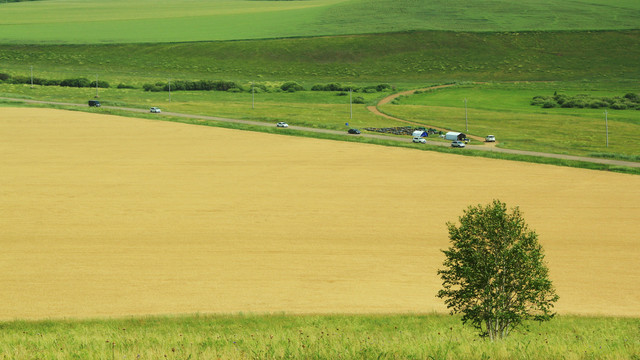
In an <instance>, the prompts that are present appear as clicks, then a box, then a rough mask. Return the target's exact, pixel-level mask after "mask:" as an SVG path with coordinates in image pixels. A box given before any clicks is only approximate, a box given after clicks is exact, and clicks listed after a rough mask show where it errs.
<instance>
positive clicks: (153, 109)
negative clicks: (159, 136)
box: [151, 106, 162, 114]
mask: <svg viewBox="0 0 640 360" xmlns="http://www.w3.org/2000/svg"><path fill="white" fill-rule="evenodd" d="M151 112H152V113H157V114H159V113H161V112H162V110H160V108H157V107H155V106H154V107H152V108H151Z"/></svg>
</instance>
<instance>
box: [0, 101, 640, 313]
mask: <svg viewBox="0 0 640 360" xmlns="http://www.w3.org/2000/svg"><path fill="white" fill-rule="evenodd" d="M0 136H1V138H0V154H1V155H2V156H0V185H1V186H0V191H1V193H2V198H3V201H2V203H1V204H0V228H2V229H3V235H2V237H1V239H0V242H1V243H0V246H1V247H2V248H3V252H2V253H1V254H0V271H1V273H2V274H4V275H3V276H2V277H0V287H1V288H2V289H3V292H2V293H0V303H2V304H3V307H2V308H1V309H0V319H5V320H10V319H15V318H19V319H44V318H47V319H48V318H61V317H74V318H75V317H79V318H84V317H111V316H123V315H140V314H181V313H182V314H184V313H237V312H249V313H254V312H255V313H265V312H266V313H271V312H286V313H292V314H305V313H339V314H352V313H429V312H433V311H436V312H444V311H445V309H444V306H443V304H442V303H441V302H440V301H439V300H438V299H436V298H435V293H436V291H437V290H438V288H439V281H438V279H437V276H436V270H437V268H438V267H439V266H440V264H441V262H442V256H441V253H440V251H439V250H440V249H442V248H444V247H446V246H447V232H446V226H445V223H446V222H447V221H455V220H456V219H457V217H458V216H459V215H461V214H462V210H463V209H464V208H466V207H467V206H468V205H474V204H478V203H488V202H490V201H491V200H492V199H494V198H499V199H501V200H502V201H505V202H506V203H507V204H508V205H509V206H516V205H517V206H520V208H521V209H522V210H523V212H524V216H525V219H526V220H527V222H528V223H529V224H530V226H531V227H532V228H533V229H535V230H536V231H537V232H538V234H539V235H540V240H541V243H542V244H543V246H544V247H545V250H546V254H547V261H548V264H549V267H550V274H551V277H552V279H553V281H554V284H555V286H556V287H557V292H558V294H559V295H560V296H561V299H560V302H559V303H558V306H557V310H558V312H560V313H561V314H589V315H611V316H633V317H638V316H639V315H640V314H639V313H638V309H640V289H639V288H638V286H637V283H638V279H639V278H640V265H638V262H637V261H636V260H637V258H638V257H640V246H638V245H639V244H638V240H637V236H636V235H637V234H638V233H639V232H640V224H638V222H637V219H638V216H639V215H640V178H638V177H637V176H633V175H625V174H615V173H605V172H596V171H589V170H582V169H570V168H563V167H556V166H544V165H535V164H528V163H516V162H508V161H499V160H491V159H479V158H468V157H461V156H456V155H447V154H439V153H433V152H422V151H415V150H411V149H400V148H388V147H379V146H373V145H366V144H354V143H343V142H336V141H327V140H317V139H308V138H297V137H285V136H278V135H269V134H261V133H252V132H240V131H234V130H229V129H220V128H209V127H197V126H188V125H183V124H175V123H168V122H157V121H151V120H144V119H131V118H121V117H116V116H108V115H98V114H87V113H80V112H68V111H61V110H51V109H25V108H0ZM620 189H623V191H620Z"/></svg>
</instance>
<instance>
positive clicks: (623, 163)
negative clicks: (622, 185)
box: [0, 90, 640, 168]
mask: <svg viewBox="0 0 640 360" xmlns="http://www.w3.org/2000/svg"><path fill="white" fill-rule="evenodd" d="M413 91H415V90H413ZM388 98H393V96H390V97H388ZM0 100H5V101H12V102H22V103H28V104H45V105H60V106H74V107H80V108H88V107H89V106H88V105H87V104H75V103H64V102H55V101H43V100H31V99H17V98H7V97H0ZM383 101H384V99H383ZM389 101H390V100H389ZM102 108H105V109H113V110H121V111H130V112H135V113H148V112H149V110H147V109H137V108H128V107H119V106H102ZM157 115H158V116H175V117H181V118H188V119H196V120H207V121H219V122H228V123H238V124H247V125H254V126H275V125H273V124H269V123H265V122H260V121H252V120H240V119H230V118H222V117H216V116H206V115H193V114H184V113H175V112H163V113H161V114H157ZM382 115H383V116H386V115H384V114H382ZM394 119H395V118H394ZM421 126H424V125H421ZM289 129H290V130H298V131H307V132H315V133H325V134H335V135H344V136H360V137H365V138H371V139H381V140H390V141H398V142H411V141H412V140H411V138H409V137H406V138H399V137H393V136H385V135H377V134H361V135H347V134H346V132H345V131H340V130H328V129H316V128H310V127H303V126H289ZM427 145H433V146H445V147H448V146H449V144H448V143H442V142H437V141H429V140H427ZM466 149H469V150H479V151H492V152H498V153H506V154H516V155H526V156H538V157H547V158H555V159H564V160H575V161H584V162H590V163H596V164H607V165H616V166H628V167H634V168H640V163H638V162H632V161H621V160H610V159H600V158H591V157H585V156H573V155H563V154H551V153H542V152H533V151H524V150H513V149H503V148H498V147H494V146H487V145H486V144H485V145H467V147H466ZM459 150H460V151H466V150H465V149H459Z"/></svg>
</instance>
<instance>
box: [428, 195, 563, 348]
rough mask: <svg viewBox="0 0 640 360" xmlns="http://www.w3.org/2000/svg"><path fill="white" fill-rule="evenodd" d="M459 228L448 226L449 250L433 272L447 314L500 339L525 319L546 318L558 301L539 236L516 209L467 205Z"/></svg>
mask: <svg viewBox="0 0 640 360" xmlns="http://www.w3.org/2000/svg"><path fill="white" fill-rule="evenodd" d="M459 220H460V226H456V225H455V224H453V223H447V226H448V228H449V238H450V242H451V247H450V248H449V249H447V250H443V253H444V254H445V257H446V258H445V261H444V263H443V265H444V269H441V270H438V275H440V277H441V279H442V285H443V289H442V290H440V291H439V292H438V295H437V296H438V297H439V298H442V299H445V304H446V305H447V307H448V308H449V309H451V313H452V314H454V313H461V314H462V315H463V317H462V321H463V323H465V324H466V323H470V324H471V325H472V326H473V327H474V328H476V329H478V330H480V334H481V335H482V336H489V337H490V338H491V340H494V339H499V338H504V337H506V336H507V335H509V333H510V332H511V331H512V330H513V329H514V328H516V327H518V326H519V325H522V324H523V321H525V320H538V321H546V320H550V319H551V318H552V317H553V316H554V313H552V308H553V305H554V302H556V301H557V300H558V295H556V293H555V290H554V288H553V285H552V283H551V280H550V279H549V276H548V275H549V270H548V269H547V267H546V265H545V263H544V254H543V250H542V246H541V245H540V244H539V243H538V236H537V234H536V233H535V232H534V231H531V230H529V229H528V227H527V225H526V223H525V221H524V219H523V218H522V215H521V213H520V210H519V209H518V208H517V207H516V208H514V209H512V212H510V213H509V212H507V207H506V204H504V203H502V202H500V201H499V200H494V201H493V203H492V204H489V205H487V206H486V207H483V206H482V205H478V206H475V207H473V206H470V207H469V208H468V209H467V210H465V213H464V215H463V216H461V217H460V218H459Z"/></svg>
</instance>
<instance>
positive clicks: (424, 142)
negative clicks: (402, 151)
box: [413, 137, 427, 144]
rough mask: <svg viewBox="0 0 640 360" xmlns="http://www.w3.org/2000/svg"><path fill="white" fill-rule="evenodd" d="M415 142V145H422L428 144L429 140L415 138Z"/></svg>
mask: <svg viewBox="0 0 640 360" xmlns="http://www.w3.org/2000/svg"><path fill="white" fill-rule="evenodd" d="M413 142H414V143H420V144H426V143H427V140H425V139H423V138H421V137H414V138H413Z"/></svg>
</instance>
